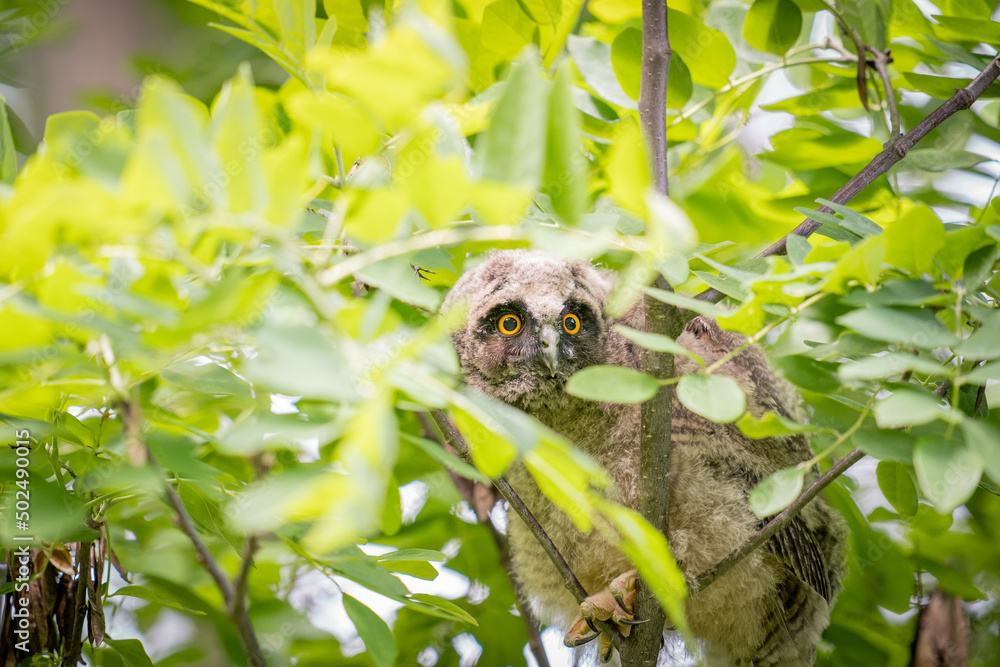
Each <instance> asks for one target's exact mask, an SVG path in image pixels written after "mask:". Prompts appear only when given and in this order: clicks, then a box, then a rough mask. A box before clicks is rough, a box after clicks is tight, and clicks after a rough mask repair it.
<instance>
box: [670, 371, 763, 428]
mask: <svg viewBox="0 0 1000 667" xmlns="http://www.w3.org/2000/svg"><path fill="white" fill-rule="evenodd" d="M677 398H678V399H679V400H680V402H681V403H683V404H684V407H686V408H687V409H688V410H690V411H691V412H693V413H695V414H697V415H700V416H702V417H704V418H705V419H708V420H710V421H713V422H717V423H719V424H728V423H729V422H734V421H736V420H737V419H739V418H740V417H741V416H742V415H743V412H744V410H745V409H746V396H745V395H744V394H743V390H742V389H740V385H739V384H738V383H737V382H736V380H734V379H733V378H731V377H729V376H726V375H705V374H703V373H696V374H691V375H685V376H683V377H682V378H681V379H680V382H678V383H677Z"/></svg>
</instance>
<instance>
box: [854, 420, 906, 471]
mask: <svg viewBox="0 0 1000 667" xmlns="http://www.w3.org/2000/svg"><path fill="white" fill-rule="evenodd" d="M851 440H852V442H853V443H854V444H855V446H857V447H860V448H861V449H862V450H864V452H865V453H866V454H870V455H871V456H874V457H875V458H877V459H882V460H890V461H898V462H900V463H910V462H911V461H912V460H913V447H914V446H915V445H916V442H917V439H916V438H914V437H913V436H912V435H910V434H909V433H907V432H906V431H889V430H883V429H875V428H862V429H858V430H857V431H855V433H854V435H853V436H851Z"/></svg>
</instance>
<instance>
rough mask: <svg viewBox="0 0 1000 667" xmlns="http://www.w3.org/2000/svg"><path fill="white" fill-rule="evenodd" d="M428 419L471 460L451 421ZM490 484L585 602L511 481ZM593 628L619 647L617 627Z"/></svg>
mask: <svg viewBox="0 0 1000 667" xmlns="http://www.w3.org/2000/svg"><path fill="white" fill-rule="evenodd" d="M431 418H432V419H433V420H434V423H435V424H436V425H437V427H438V430H439V431H441V435H442V436H443V437H444V441H445V442H446V443H447V444H448V445H449V446H450V447H451V448H452V449H454V450H455V451H456V452H457V453H458V455H459V456H461V457H462V458H464V459H466V460H467V461H471V457H470V454H469V446H468V444H466V442H465V438H463V437H462V434H461V433H459V432H458V429H456V428H455V426H454V424H452V423H451V420H449V419H448V417H447V416H446V415H445V414H444V412H442V411H441V410H432V411H431ZM493 485H494V486H496V488H497V491H499V492H500V495H501V496H503V498H504V500H506V501H507V502H508V504H509V505H510V508H511V509H512V510H514V513H515V514H517V515H518V516H519V517H520V518H521V520H522V521H524V524H525V525H526V526H527V527H528V530H530V531H531V534H532V535H534V536H535V539H536V540H538V543H539V544H540V545H541V547H542V550H543V551H544V552H545V555H546V556H548V557H549V560H551V561H552V564H553V565H555V567H556V570H557V571H558V572H559V574H560V576H561V577H562V579H563V583H564V584H565V585H566V589H567V590H568V591H569V592H570V593H572V595H573V597H574V598H575V599H576V601H577V602H583V601H584V600H586V599H587V597H588V595H587V589H585V588H584V587H583V584H581V583H580V580H579V579H577V578H576V575H575V574H574V573H573V570H572V569H570V567H569V563H567V562H566V559H565V558H563V556H562V554H561V553H559V549H557V548H556V545H555V544H554V543H553V542H552V539H551V538H550V537H549V536H548V535H547V534H546V533H545V529H544V528H542V526H541V524H540V523H538V519H536V518H535V515H534V514H532V513H531V510H529V509H528V506H527V505H525V504H524V501H523V500H521V497H520V496H519V495H517V492H516V491H514V489H513V487H511V485H510V482H508V481H507V480H506V479H505V478H504V477H502V476H500V477H494V478H493ZM595 625H597V627H598V628H600V630H601V631H602V632H604V633H605V634H607V635H608V636H609V637H611V640H612V641H613V642H614V643H615V646H617V647H619V648H620V647H621V644H622V643H623V640H624V637H622V634H621V633H620V632H619V631H618V628H616V627H615V626H614V625H613V624H611V623H609V622H607V621H595Z"/></svg>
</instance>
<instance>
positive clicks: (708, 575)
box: [691, 449, 865, 596]
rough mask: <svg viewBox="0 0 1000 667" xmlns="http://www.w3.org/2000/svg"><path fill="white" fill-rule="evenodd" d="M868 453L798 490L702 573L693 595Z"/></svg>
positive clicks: (853, 455)
mask: <svg viewBox="0 0 1000 667" xmlns="http://www.w3.org/2000/svg"><path fill="white" fill-rule="evenodd" d="M864 455H865V453H864V452H863V451H861V450H860V449H855V450H853V451H852V452H851V453H850V454H848V455H847V456H845V457H844V458H842V459H840V460H839V461H837V462H836V463H834V464H833V465H832V466H830V469H829V470H827V471H826V472H825V473H823V474H822V475H820V477H819V479H817V480H816V481H815V482H813V483H812V484H810V485H809V488H808V489H806V490H805V491H803V492H802V493H800V494H799V496H798V498H796V499H795V500H794V501H793V502H792V504H791V505H789V506H788V507H786V508H785V509H784V510H782V511H781V512H780V513H779V514H777V515H776V516H775V517H774V518H773V519H771V520H770V521H768V522H767V524H766V525H765V526H764V527H763V528H761V529H760V530H759V531H757V532H756V533H755V534H754V536H753V537H751V538H750V539H749V540H747V541H746V542H745V543H744V544H743V545H742V546H741V547H740V548H738V549H737V550H736V551H734V552H732V553H731V554H729V555H728V556H726V557H725V558H724V559H723V560H722V561H720V562H719V563H718V564H717V565H715V566H714V567H712V568H709V569H708V570H706V571H705V572H704V573H702V574H701V575H700V576H699V577H698V580H697V582H696V583H695V585H694V586H693V587H692V589H691V595H692V596H693V595H697V594H698V593H699V592H701V591H703V590H705V588H707V587H708V586H709V585H710V584H711V583H712V582H714V581H715V580H716V579H718V578H719V577H721V576H722V575H724V574H725V573H726V572H728V571H729V570H731V569H732V568H733V567H734V566H735V565H736V564H737V563H739V562H740V561H741V560H743V559H744V558H746V557H747V556H748V555H750V554H751V553H752V552H753V551H754V550H755V549H757V548H758V547H760V545H762V544H764V542H766V541H767V540H769V539H770V538H771V536H772V535H774V534H775V533H777V532H778V531H779V530H781V529H782V528H784V527H785V526H787V525H788V524H789V523H790V522H791V520H792V519H794V518H795V517H796V516H797V515H798V513H799V512H801V511H802V508H803V507H805V506H806V505H808V504H809V502H810V501H811V500H812V499H813V498H815V497H816V496H817V495H819V492H820V491H822V490H823V489H825V488H826V487H827V486H829V485H830V483H831V482H833V480H835V479H836V478H837V477H839V476H840V475H841V474H842V473H843V472H844V471H845V470H847V469H848V468H850V467H851V466H852V465H854V464H855V463H857V462H858V461H860V460H861V459H862V458H863V457H864Z"/></svg>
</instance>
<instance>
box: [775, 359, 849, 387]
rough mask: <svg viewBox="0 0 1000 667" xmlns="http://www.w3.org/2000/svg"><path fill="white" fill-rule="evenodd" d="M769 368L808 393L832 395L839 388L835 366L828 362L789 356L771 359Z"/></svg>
mask: <svg viewBox="0 0 1000 667" xmlns="http://www.w3.org/2000/svg"><path fill="white" fill-rule="evenodd" d="M771 367H772V368H773V369H774V371H775V372H776V373H777V374H778V375H780V376H781V377H783V378H785V379H786V380H788V381H789V382H792V383H793V384H796V385H798V386H799V387H802V388H803V389H808V390H809V391H818V392H822V393H830V394H832V393H834V392H836V391H837V390H839V389H840V386H841V385H840V379H839V378H838V377H837V364H834V363H832V362H829V361H817V360H816V359H810V358H809V357H803V356H801V355H798V354H791V355H788V356H787V357H777V358H776V359H772V360H771Z"/></svg>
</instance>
